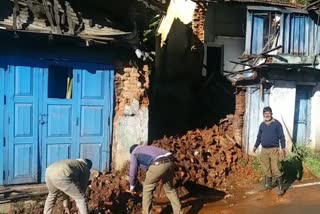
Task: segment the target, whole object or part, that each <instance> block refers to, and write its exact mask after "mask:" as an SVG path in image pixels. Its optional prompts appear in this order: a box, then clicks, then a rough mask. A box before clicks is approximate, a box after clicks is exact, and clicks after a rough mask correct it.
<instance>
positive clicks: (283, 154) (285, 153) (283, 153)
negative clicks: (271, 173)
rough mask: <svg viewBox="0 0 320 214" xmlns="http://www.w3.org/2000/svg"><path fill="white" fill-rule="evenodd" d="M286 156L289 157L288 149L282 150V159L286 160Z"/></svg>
mask: <svg viewBox="0 0 320 214" xmlns="http://www.w3.org/2000/svg"><path fill="white" fill-rule="evenodd" d="M286 156H287V151H286V149H281V158H282V160H284V159H286Z"/></svg>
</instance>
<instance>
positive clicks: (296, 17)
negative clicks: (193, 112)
mask: <svg viewBox="0 0 320 214" xmlns="http://www.w3.org/2000/svg"><path fill="white" fill-rule="evenodd" d="M178 4H180V5H183V7H184V9H183V11H185V13H187V12H188V11H189V13H188V15H186V14H184V15H183V16H181V15H180V14H179V12H177V10H172V11H175V12H172V11H171V10H170V8H173V7H176V5H178ZM317 5H319V2H318V1H315V2H313V3H312V4H310V5H309V6H305V5H299V4H297V3H296V2H293V3H292V1H267V2H266V1H246V0H234V1H218V2H217V1H178V0H176V1H171V3H170V5H169V7H168V10H167V14H166V15H165V17H164V18H163V20H162V22H161V24H160V27H159V30H158V32H159V33H160V34H161V36H159V38H158V39H159V41H158V51H157V54H158V56H157V59H158V67H157V68H158V71H156V74H155V77H154V82H153V83H155V85H157V84H159V85H161V86H158V87H157V88H156V89H155V88H153V89H151V91H152V92H153V93H154V94H153V95H154V96H156V97H157V98H153V99H154V100H159V96H160V95H159V94H163V93H167V94H168V93H170V96H171V97H176V98H177V99H176V100H174V99H171V100H170V102H173V103H178V104H177V105H180V106H184V110H183V111H186V110H185V109H186V108H188V106H190V105H189V103H192V102H193V103H197V104H196V105H199V106H200V107H199V106H198V107H197V108H196V109H197V112H206V111H209V110H210V109H211V110H212V109H220V110H221V111H226V113H233V114H234V115H235V118H237V119H236V121H235V123H236V125H235V127H236V130H235V132H236V134H235V138H236V139H237V142H238V143H239V144H240V145H242V147H243V149H244V150H245V151H246V152H247V153H249V154H250V153H251V152H252V148H253V146H254V143H255V140H256V135H257V132H258V128H259V124H260V123H261V122H262V119H263V118H262V109H263V107H264V106H271V107H272V109H273V111H274V117H275V118H276V119H278V120H279V121H280V122H281V123H282V125H283V128H284V133H285V136H286V141H287V144H288V150H290V149H291V148H292V145H293V144H296V145H307V146H309V147H311V148H313V149H318V148H319V146H320V141H319V133H320V124H319V122H318V119H317V118H318V116H319V113H320V112H319V111H320V110H319V109H320V108H319V105H320V99H319V94H320V91H319V90H320V88H319V81H320V78H319V77H320V76H319V68H320V67H319V62H318V55H319V52H320V44H319V39H320V36H319V35H318V34H319V24H320V22H319V20H320V18H319V9H318V6H317ZM178 11H179V10H178ZM190 17H191V18H190ZM221 75H222V76H224V77H225V78H226V79H228V81H229V82H230V83H231V84H232V85H233V86H234V87H235V89H236V90H234V89H233V92H234V91H235V95H236V96H235V98H234V95H230V89H229V88H228V84H227V83H223V84H222V82H223V80H222V79H221V77H220V76H221ZM196 82H198V84H197V86H195V83H196ZM155 85H153V87H155ZM165 86H166V87H167V88H168V87H171V90H169V92H164V90H163V88H164V87H165ZM202 86H204V87H202ZM208 86H209V87H215V88H214V91H212V90H211V91H210V88H209V87H208ZM201 87H202V88H205V89H204V90H202V94H205V96H206V97H207V98H206V99H207V100H208V99H212V100H213V101H212V102H211V103H210V105H209V108H205V105H203V102H201V101H200V100H201V98H200V96H196V97H195V96H194V90H193V89H194V88H196V89H198V88H201ZM167 90H168V89H167ZM217 91H218V92H217ZM228 91H229V93H228ZM192 96H193V98H189V97H192ZM208 97H209V98H208ZM151 99H152V96H151ZM186 99H190V100H192V101H189V100H186ZM233 99H234V100H233ZM177 100H180V102H179V101H177ZM151 106H152V101H151ZM219 106H220V107H219ZM230 106H232V108H233V110H232V111H233V112H231V110H230ZM208 109H209V110H208ZM151 111H152V108H151ZM183 111H180V112H178V114H182V112H183ZM188 113H189V112H187V113H186V114H184V116H185V117H184V118H186V115H188ZM208 117H211V116H210V114H208V115H207V117H206V118H205V119H207V120H208ZM197 118H198V120H201V119H200V117H198V116H197ZM197 118H195V119H194V120H197ZM176 119H177V117H176ZM211 119H213V118H212V117H211ZM150 120H151V121H152V114H150ZM173 120H174V119H173ZM177 120H178V119H177ZM171 124H174V123H172V121H171ZM183 124H186V122H185V121H183ZM150 128H151V127H150Z"/></svg>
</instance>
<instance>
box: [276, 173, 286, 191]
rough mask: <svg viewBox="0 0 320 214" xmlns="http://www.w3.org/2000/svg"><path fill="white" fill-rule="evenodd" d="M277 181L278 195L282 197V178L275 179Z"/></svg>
mask: <svg viewBox="0 0 320 214" xmlns="http://www.w3.org/2000/svg"><path fill="white" fill-rule="evenodd" d="M277 181H278V195H283V194H284V189H283V182H282V177H281V176H280V177H278V178H277Z"/></svg>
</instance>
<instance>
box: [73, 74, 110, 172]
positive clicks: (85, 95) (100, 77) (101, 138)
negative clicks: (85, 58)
mask: <svg viewBox="0 0 320 214" xmlns="http://www.w3.org/2000/svg"><path fill="white" fill-rule="evenodd" d="M76 72H78V73H79V74H80V81H79V85H78V88H79V91H81V94H80V96H79V106H80V108H79V115H80V130H79V131H80V133H79V136H80V139H79V145H78V146H77V147H78V148H79V153H80V157H82V158H89V159H91V160H92V162H93V167H94V168H96V169H99V170H105V169H106V168H107V169H108V166H109V152H110V150H109V146H110V138H109V133H110V130H109V129H110V127H111V126H110V118H111V116H112V115H111V113H112V110H111V109H112V107H111V106H110V105H111V104H112V102H110V100H111V99H112V96H113V90H112V89H111V88H110V84H113V83H110V82H111V81H113V79H112V78H111V76H113V71H104V70H97V71H96V72H89V71H88V70H76ZM112 86H113V85H112Z"/></svg>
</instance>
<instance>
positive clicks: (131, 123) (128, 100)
mask: <svg viewBox="0 0 320 214" xmlns="http://www.w3.org/2000/svg"><path fill="white" fill-rule="evenodd" d="M116 70H117V72H116V75H115V98H116V100H115V116H114V122H113V144H112V168H113V169H120V168H121V167H122V166H123V164H124V163H125V162H126V161H127V160H128V159H129V148H130V146H131V145H133V144H141V143H147V141H148V120H149V110H148V106H149V99H148V96H147V90H148V88H149V76H148V74H149V68H148V66H147V65H144V66H143V67H142V68H139V67H138V66H118V68H116Z"/></svg>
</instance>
